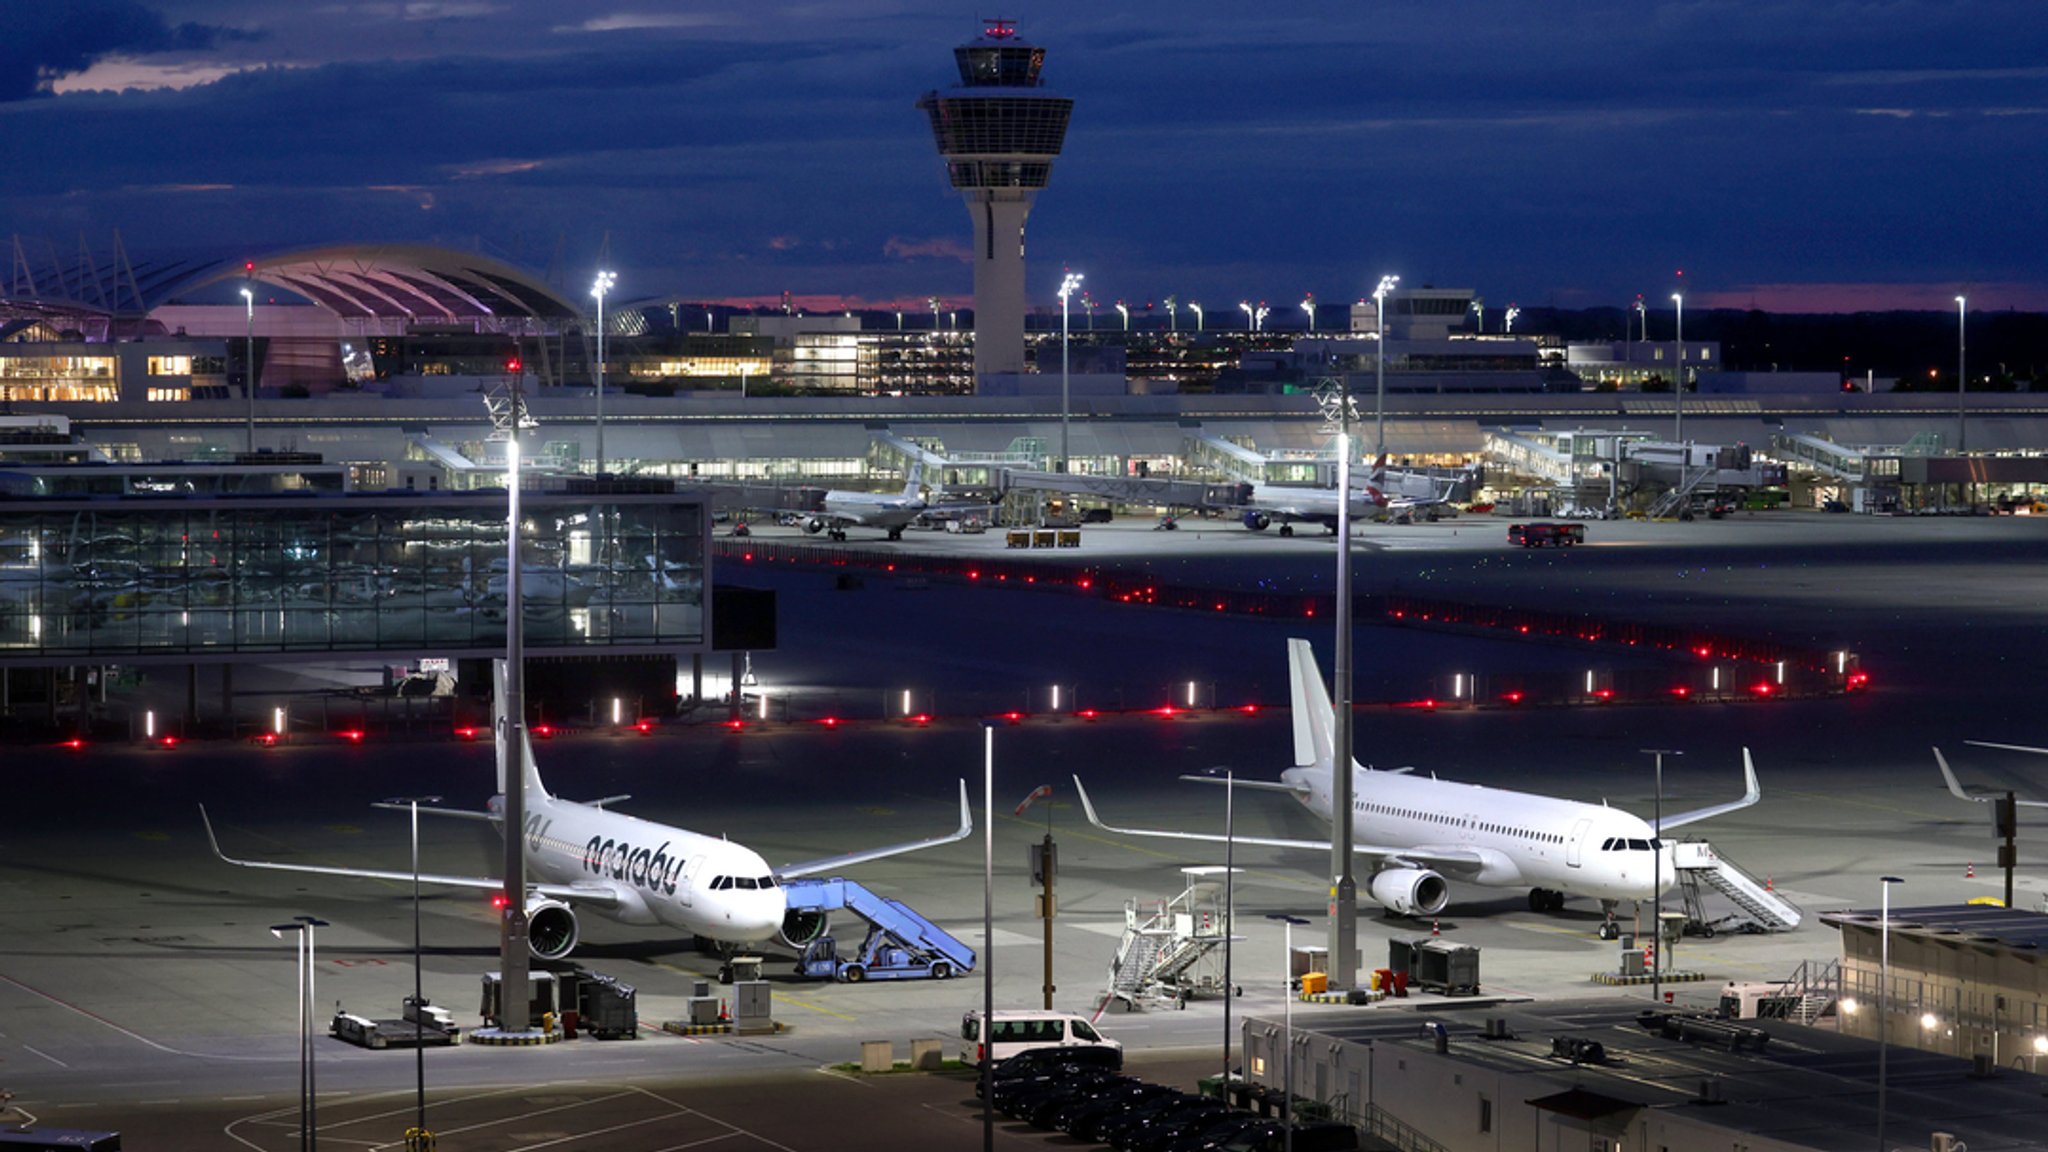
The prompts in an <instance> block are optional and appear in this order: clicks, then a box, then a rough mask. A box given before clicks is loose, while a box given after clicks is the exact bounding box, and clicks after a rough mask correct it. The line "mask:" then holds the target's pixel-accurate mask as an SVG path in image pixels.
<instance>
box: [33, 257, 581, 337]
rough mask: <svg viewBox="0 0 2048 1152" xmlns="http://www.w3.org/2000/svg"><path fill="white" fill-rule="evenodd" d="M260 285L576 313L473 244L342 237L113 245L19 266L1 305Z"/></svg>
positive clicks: (374, 307)
mask: <svg viewBox="0 0 2048 1152" xmlns="http://www.w3.org/2000/svg"><path fill="white" fill-rule="evenodd" d="M248 280H254V281H255V282H256V283H258V284H267V285H270V286H272V287H275V288H278V289H282V290H284V291H286V292H291V293H293V294H295V295H299V296H303V297H305V298H306V299H308V300H310V301H312V302H313V303H315V304H317V305H319V306H320V307H322V308H325V309H327V310H329V311H331V312H333V313H335V314H337V315H339V316H341V317H343V318H346V319H390V320H408V321H412V322H417V323H429V324H432V323H463V322H474V321H479V320H483V321H490V320H499V321H504V320H527V319H531V320H539V321H543V322H549V321H553V322H559V321H565V320H574V319H576V318H577V317H578V316H580V313H579V312H578V310H577V308H576V305H575V304H573V303H571V302H570V301H569V300H567V299H565V298H564V297H562V296H561V295H560V294H558V293H556V292H555V291H554V290H553V289H551V288H549V287H548V286H547V285H546V284H543V283H542V282H541V281H540V280H539V279H537V278H535V277H534V276H532V275H530V274H529V273H527V272H524V271H522V270H520V269H518V268H516V267H514V266H512V265H510V264H507V263H505V262H504V261H502V260H494V259H492V258H491V257H488V256H484V255H482V254H480V253H476V252H463V251H458V250H456V249H451V248H438V247H434V246H432V245H425V244H342V245H334V246H331V247H325V248H309V249H304V250H300V251H291V252H281V253H277V254H274V255H270V256H264V257H260V258H257V259H254V260H247V261H238V260H234V259H230V258H226V257H215V258H211V259H192V258H175V259H164V260H150V259H144V260H141V261H136V262H132V263H131V262H130V261H129V260H128V259H127V257H126V255H125V253H122V252H119V251H118V250H117V251H116V252H115V253H114V254H113V255H111V256H109V257H106V258H97V257H92V258H88V257H85V256H83V255H81V257H80V260H79V261H78V263H77V265H75V266H73V267H70V268H54V267H53V268H49V269H45V270H42V271H41V272H39V273H36V274H29V273H26V272H25V270H24V269H22V268H19V267H18V268H17V270H16V274H15V276H14V278H13V282H12V283H10V284H9V285H7V286H6V291H0V312H5V311H11V312H14V313H16V314H27V315H38V314H39V315H44V316H51V315H65V314H70V315H74V316H98V317H101V318H121V317H128V318H139V317H143V316H147V315H148V314H149V313H150V312H152V311H154V310H155V309H156V308H158V307H160V306H162V305H164V304H170V303H176V302H179V301H181V300H183V299H184V298H186V297H189V296H192V295H195V294H200V293H203V292H205V291H206V290H207V289H209V288H214V287H216V286H218V285H222V284H241V283H244V282H246V281H248Z"/></svg>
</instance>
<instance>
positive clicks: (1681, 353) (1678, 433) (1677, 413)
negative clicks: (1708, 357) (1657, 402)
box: [1671, 292, 1687, 488]
mask: <svg viewBox="0 0 2048 1152" xmlns="http://www.w3.org/2000/svg"><path fill="white" fill-rule="evenodd" d="M1671 302H1672V303H1673V304H1676V305H1678V340H1677V344H1678V376H1677V383H1675V384H1673V385H1672V387H1671V397H1672V403H1671V417H1672V431H1671V438H1672V439H1673V440H1676V441H1677V442H1678V486H1679V487H1681V488H1683V487H1685V464H1686V459H1685V458H1686V455H1687V453H1686V451H1685V293H1683V292H1673V293H1672V294H1671Z"/></svg>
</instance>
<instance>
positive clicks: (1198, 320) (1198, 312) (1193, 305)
mask: <svg viewBox="0 0 2048 1152" xmlns="http://www.w3.org/2000/svg"><path fill="white" fill-rule="evenodd" d="M1188 311H1190V312H1193V313H1194V314H1195V331H1197V332H1200V331H1201V330H1202V306H1201V304H1200V303H1198V302H1196V301H1194V300H1190V301H1188Z"/></svg>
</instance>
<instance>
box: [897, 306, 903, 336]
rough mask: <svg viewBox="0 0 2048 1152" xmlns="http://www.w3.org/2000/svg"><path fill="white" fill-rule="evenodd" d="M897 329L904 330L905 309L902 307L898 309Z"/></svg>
mask: <svg viewBox="0 0 2048 1152" xmlns="http://www.w3.org/2000/svg"><path fill="white" fill-rule="evenodd" d="M896 330H897V331H898V332H901V331H903V310H902V309H900V308H899V309H897V311H896Z"/></svg>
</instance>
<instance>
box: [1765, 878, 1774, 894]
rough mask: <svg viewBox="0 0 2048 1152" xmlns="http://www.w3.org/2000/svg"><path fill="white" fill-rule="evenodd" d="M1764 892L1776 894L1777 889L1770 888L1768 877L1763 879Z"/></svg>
mask: <svg viewBox="0 0 2048 1152" xmlns="http://www.w3.org/2000/svg"><path fill="white" fill-rule="evenodd" d="M1764 891H1766V892H1776V891H1777V889H1776V888H1774V887H1772V886H1771V878H1770V877H1769V876H1765V877H1764Z"/></svg>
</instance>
